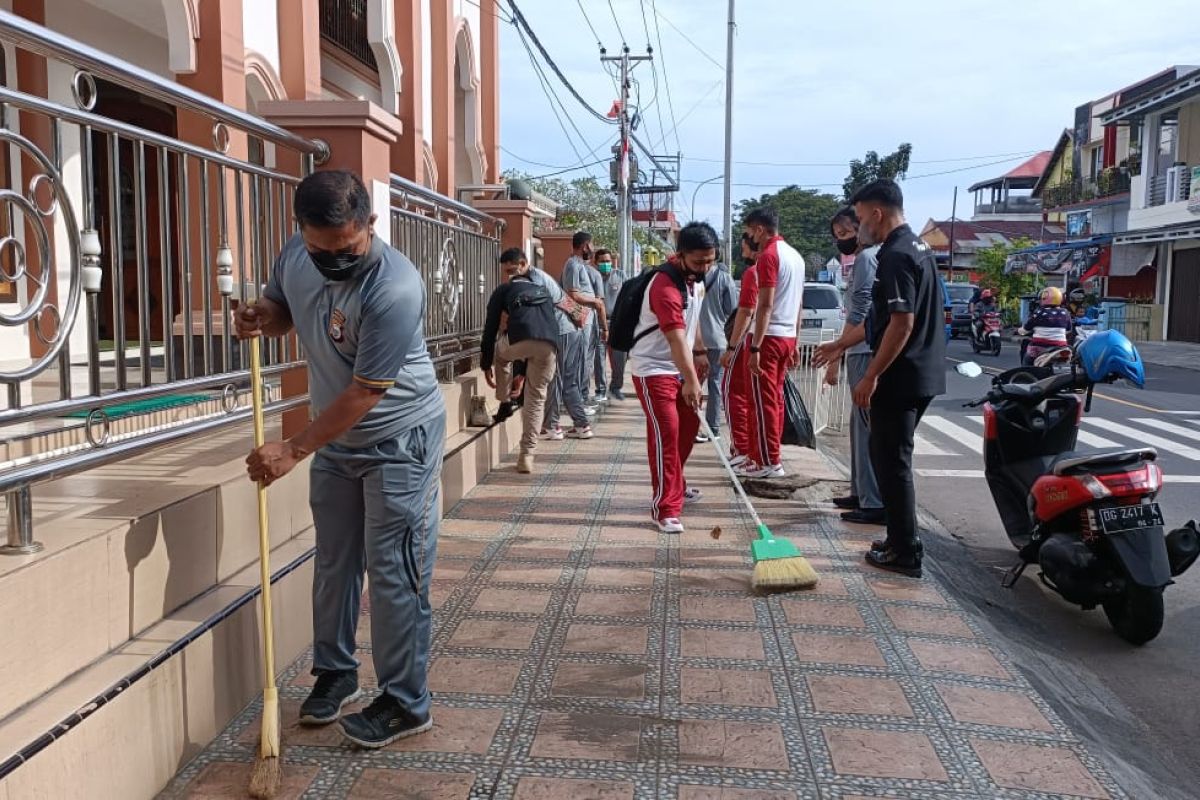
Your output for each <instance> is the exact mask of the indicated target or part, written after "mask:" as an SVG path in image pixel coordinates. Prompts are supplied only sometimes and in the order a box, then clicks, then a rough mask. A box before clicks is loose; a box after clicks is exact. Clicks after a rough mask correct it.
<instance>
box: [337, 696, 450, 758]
mask: <svg viewBox="0 0 1200 800" xmlns="http://www.w3.org/2000/svg"><path fill="white" fill-rule="evenodd" d="M432 727H433V716H432V715H430V714H427V715H426V716H425V718H424V719H420V718H418V717H415V716H413V715H412V714H410V713H409V712H408V711H406V710H405V709H404V708H402V707H401V706H400V704H399V703H398V702H396V700H395V698H393V697H392V696H391V695H388V694H381V695H379V697H377V698H375V701H374V702H373V703H371V705H369V706H367V707H366V708H364V709H363V710H362V711H360V712H359V713H357V714H348V715H347V716H345V717H343V718H342V736H345V737H346V738H347V739H349V740H350V741H352V742H354V743H355V744H356V745H358V746H359V747H366V748H370V749H372V750H375V749H378V748H380V747H386V746H387V745H389V744H391V743H392V742H395V741H399V740H400V739H407V738H408V737H409V736H416V735H417V734H418V733H424V732H425V731H427V730H429V729H430V728H432Z"/></svg>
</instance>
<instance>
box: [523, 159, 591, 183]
mask: <svg viewBox="0 0 1200 800" xmlns="http://www.w3.org/2000/svg"><path fill="white" fill-rule="evenodd" d="M607 163H608V159H607V158H601V159H599V160H598V161H589V162H588V163H586V164H578V165H576V166H574V167H564V168H563V169H560V170H557V171H555V172H547V173H545V174H542V175H530V176H529V178H530V180H535V181H537V180H541V179H542V178H553V177H555V176H558V175H565V174H566V173H568V172H578V171H579V170H581V169H591V168H592V167H594V166H597V165H599V164H607Z"/></svg>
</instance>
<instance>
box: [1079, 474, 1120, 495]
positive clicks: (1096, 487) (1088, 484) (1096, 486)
mask: <svg viewBox="0 0 1200 800" xmlns="http://www.w3.org/2000/svg"><path fill="white" fill-rule="evenodd" d="M1076 480H1078V481H1079V483H1080V485H1082V486H1083V488H1085V489H1087V490H1088V492H1090V493H1091V495H1092V497H1093V498H1094V499H1096V500H1103V499H1104V498H1106V497H1112V491H1111V490H1110V489H1109V488H1108V487H1107V486H1105V485H1104V484H1103V483H1101V482H1100V481H1099V480H1098V479H1097V478H1096V476H1095V475H1080V476H1079V477H1078V478H1077V479H1076Z"/></svg>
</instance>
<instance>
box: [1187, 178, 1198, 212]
mask: <svg viewBox="0 0 1200 800" xmlns="http://www.w3.org/2000/svg"><path fill="white" fill-rule="evenodd" d="M1188 197H1190V198H1191V199H1190V200H1188V206H1187V207H1188V211H1190V212H1192V213H1193V214H1197V215H1200V167H1192V187H1191V193H1190V194H1188Z"/></svg>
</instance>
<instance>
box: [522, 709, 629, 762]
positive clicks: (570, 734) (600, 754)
mask: <svg viewBox="0 0 1200 800" xmlns="http://www.w3.org/2000/svg"><path fill="white" fill-rule="evenodd" d="M641 734H642V721H641V720H640V719H638V718H637V717H623V716H616V715H613V714H583V713H573V714H558V713H549V712H547V713H544V714H542V715H541V718H540V720H539V722H538V727H537V735H536V736H535V737H534V739H533V745H532V746H531V747H530V750H529V754H530V755H531V756H533V757H534V758H554V759H579V760H589V761H630V762H634V761H637V760H638V758H639V756H640V753H641V749H640V744H641Z"/></svg>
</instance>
